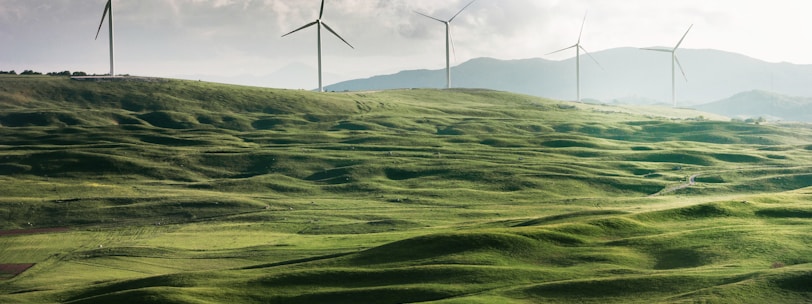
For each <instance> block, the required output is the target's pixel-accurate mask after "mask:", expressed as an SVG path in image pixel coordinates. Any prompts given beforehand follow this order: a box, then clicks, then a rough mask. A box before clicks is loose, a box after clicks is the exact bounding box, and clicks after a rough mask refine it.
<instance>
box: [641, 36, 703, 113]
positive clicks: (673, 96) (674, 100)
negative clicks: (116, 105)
mask: <svg viewBox="0 0 812 304" xmlns="http://www.w3.org/2000/svg"><path fill="white" fill-rule="evenodd" d="M692 27H694V25H693V24H691V26H689V27H688V30H687V31H685V34H684V35H682V39H680V40H679V42H677V45H676V46H674V48H673V49H668V48H643V50H647V51H657V52H666V53H671V102H672V103H673V104H674V107H675V108H676V107H677V89H676V87H677V81H676V73H677V71H676V67H675V65H676V66H679V71H680V72H682V77H683V78H685V81H686V82H687V81H688V76H685V70H684V69H682V64H680V63H679V58H677V49H678V48H679V46H680V44H682V41H683V40H685V36H688V32H690V31H691V28H692Z"/></svg>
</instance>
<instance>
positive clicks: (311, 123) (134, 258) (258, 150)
mask: <svg viewBox="0 0 812 304" xmlns="http://www.w3.org/2000/svg"><path fill="white" fill-rule="evenodd" d="M708 118H710V119H716V118H717V117H715V116H713V115H710V114H707V113H703V112H697V111H694V110H688V109H670V108H668V107H656V106H652V107H626V106H607V105H591V104H580V103H571V102H560V101H555V100H549V99H543V98H538V97H531V96H526V95H517V94H513V93H507V92H499V91H492V90H484V89H454V90H433V89H416V90H390V91H380V92H351V93H325V94H320V93H314V92H306V91H292V90H274V89H265V88H253V87H240V86H231V85H221V84H213V83H206V82H197V81H179V80H168V79H150V78H121V79H116V80H114V81H100V82H94V81H74V80H70V79H67V78H58V77H11V76H0V125H2V127H0V138H3V141H2V143H0V193H3V195H2V196H0V218H2V219H3V221H0V302H3V303H6V302H9V303H17V302H24V303H55V302H56V303H100V302H120V303H144V302H160V303H222V302H236V303H268V302H274V303H279V302H281V303H365V302H366V303H369V302H377V303H404V302H412V303H413V302H431V303H526V302H554V303H562V302H563V303H567V302H571V303H651V302H702V301H705V302H717V301H736V302H743V303H747V302H751V303H759V302H764V301H770V302H775V303H782V302H783V303H798V302H804V301H808V300H809V299H812V293H810V291H809V290H808V288H807V287H806V286H808V285H809V283H810V282H812V281H811V280H812V258H810V257H812V249H810V248H809V247H808V246H807V244H808V243H809V241H810V239H809V236H810V235H812V229H811V228H810V227H812V226H810V225H809V224H810V220H812V216H810V215H812V205H810V204H809V201H810V195H811V194H812V193H811V192H809V189H810V188H808V187H810V186H812V167H810V166H809V165H808V164H809V163H810V161H812V156H810V155H809V151H810V150H812V143H810V141H811V140H810V139H811V138H812V137H810V136H812V128H809V127H808V126H806V125H771V124H767V125H755V124H745V123H737V122H730V121H729V119H723V118H721V117H718V120H708Z"/></svg>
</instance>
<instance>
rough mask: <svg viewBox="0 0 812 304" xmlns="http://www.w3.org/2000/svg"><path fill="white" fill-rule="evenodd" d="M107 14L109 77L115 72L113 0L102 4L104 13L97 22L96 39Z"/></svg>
mask: <svg viewBox="0 0 812 304" xmlns="http://www.w3.org/2000/svg"><path fill="white" fill-rule="evenodd" d="M108 15H109V16H110V17H109V18H107V19H108V20H107V25H108V26H109V31H110V77H114V76H116V74H115V72H114V69H113V0H107V5H105V6H104V13H102V18H101V22H99V29H98V30H97V31H96V40H98V39H99V33H100V32H101V28H102V24H104V17H105V16H108Z"/></svg>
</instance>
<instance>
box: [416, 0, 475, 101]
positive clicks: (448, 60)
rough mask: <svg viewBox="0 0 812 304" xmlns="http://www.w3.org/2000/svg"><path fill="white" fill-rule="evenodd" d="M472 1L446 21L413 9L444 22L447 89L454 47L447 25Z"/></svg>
mask: <svg viewBox="0 0 812 304" xmlns="http://www.w3.org/2000/svg"><path fill="white" fill-rule="evenodd" d="M474 2H476V0H473V1H471V2H470V3H468V5H466V6H465V7H463V8H462V9H461V10H460V11H459V12H457V14H455V15H454V17H451V19H448V21H446V20H441V19H437V18H434V17H432V16H429V15H426V14H423V13H421V12H418V11H415V13H418V14H420V15H421V16H424V17H427V18H431V19H433V20H436V21H439V22H441V23H443V24H445V80H446V87H447V88H449V89H450V88H451V48H453V47H454V45H453V44H454V42H453V41H452V40H451V31H450V29H449V26H450V24H451V22H452V21H454V18H457V16H459V14H460V13H462V11H464V10H465V9H466V8H468V7H469V6H471V4H474Z"/></svg>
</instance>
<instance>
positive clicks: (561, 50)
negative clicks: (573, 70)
mask: <svg viewBox="0 0 812 304" xmlns="http://www.w3.org/2000/svg"><path fill="white" fill-rule="evenodd" d="M574 47H578V45H577V44H576V45H573V46H568V47H565V48H563V49H560V50H558V51H555V52H550V53H547V54H544V55H545V56H546V55H552V54H555V53H558V52H563V51H566V50H569V49H571V48H574Z"/></svg>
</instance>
